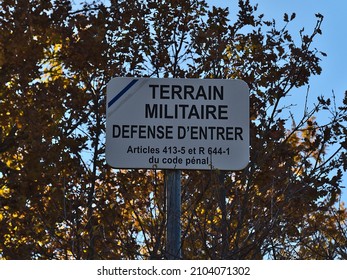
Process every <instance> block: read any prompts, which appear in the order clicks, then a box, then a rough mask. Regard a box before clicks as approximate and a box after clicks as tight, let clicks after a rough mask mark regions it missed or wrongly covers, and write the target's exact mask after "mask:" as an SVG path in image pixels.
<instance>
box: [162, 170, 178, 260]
mask: <svg viewBox="0 0 347 280" xmlns="http://www.w3.org/2000/svg"><path fill="white" fill-rule="evenodd" d="M165 183H166V201H167V203H166V207H167V209H166V213H167V218H166V223H167V224H166V257H167V259H169V260H178V259H180V258H181V221H180V220H181V171H180V170H177V169H170V170H169V169H167V170H166V171H165Z"/></svg>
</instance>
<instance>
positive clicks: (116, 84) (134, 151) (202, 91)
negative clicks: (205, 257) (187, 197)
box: [106, 77, 250, 259]
mask: <svg viewBox="0 0 347 280" xmlns="http://www.w3.org/2000/svg"><path fill="white" fill-rule="evenodd" d="M249 138H250V136H249V88H248V86H247V84H246V83H245V82H244V81H241V80H226V79H176V78H171V79H168V78H134V77H120V78H114V79H112V80H111V81H110V82H109V83H108V85H107V103H106V161H107V163H108V164H109V165H111V166H112V167H114V168H129V169H130V168H131V169H133V168H135V169H136V168H146V169H152V168H155V169H162V170H166V175H165V181H166V182H165V183H166V191H167V193H166V195H167V209H166V210H167V244H166V253H167V258H168V259H180V258H181V223H180V216H181V183H180V177H181V172H180V170H182V169H192V170H213V169H218V170H240V169H243V168H245V167H246V166H247V165H248V162H249Z"/></svg>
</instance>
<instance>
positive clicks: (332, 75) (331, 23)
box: [207, 0, 347, 205]
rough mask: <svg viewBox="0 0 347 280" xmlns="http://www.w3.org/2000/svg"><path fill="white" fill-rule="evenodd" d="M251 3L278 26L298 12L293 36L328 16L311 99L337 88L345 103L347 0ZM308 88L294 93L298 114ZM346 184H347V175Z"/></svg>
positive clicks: (221, 2) (232, 0)
mask: <svg viewBox="0 0 347 280" xmlns="http://www.w3.org/2000/svg"><path fill="white" fill-rule="evenodd" d="M207 2H208V4H209V5H210V6H212V5H215V6H219V7H229V11H230V17H231V18H234V17H235V16H236V14H237V11H238V0H207ZM250 3H251V4H252V5H255V4H258V11H257V13H258V14H264V17H265V19H267V20H272V19H275V20H276V22H277V24H278V26H282V25H281V23H283V14H284V13H287V14H288V15H289V16H290V15H291V14H292V13H296V18H295V19H294V21H293V22H291V23H290V24H289V25H288V29H289V30H290V32H291V34H292V35H293V36H294V35H295V34H297V35H298V36H299V31H300V29H302V28H303V27H304V28H305V33H306V34H310V32H312V30H313V28H314V26H315V24H316V17H315V14H316V13H320V14H322V15H323V16H324V21H323V23H322V26H321V29H322V35H320V36H317V37H316V38H315V41H314V43H313V45H312V46H313V47H314V48H317V49H318V50H319V51H323V52H325V53H327V55H328V56H327V57H322V61H321V67H322V69H323V71H322V74H321V75H319V76H314V77H312V78H311V80H310V97H311V99H310V100H311V102H314V101H315V100H316V98H317V97H318V96H321V95H324V96H326V97H329V96H331V95H332V92H333V91H334V93H335V96H336V101H337V105H339V104H341V102H342V99H343V95H344V92H345V91H346V90H347V54H346V50H347V0H330V1H328V0H258V1H256V0H250ZM298 38H299V37H298ZM306 90H307V87H304V88H301V89H298V90H297V91H298V92H295V93H293V95H295V100H296V101H295V102H296V103H297V106H296V110H297V111H296V113H297V114H301V113H302V112H303V109H304V100H305V98H304V97H305V94H306ZM300 91H301V92H300ZM298 96H302V98H298ZM300 100H302V102H300ZM312 106H313V105H311V108H312ZM293 113H294V114H295V112H293ZM320 116H321V117H320V118H319V119H318V120H319V121H325V119H324V118H325V117H326V115H325V114H320ZM299 117H300V116H298V118H299ZM327 120H328V119H326V121H327ZM344 185H347V175H345V180H344ZM342 200H343V201H345V204H346V205H347V189H344V190H343V196H342Z"/></svg>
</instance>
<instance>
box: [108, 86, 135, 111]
mask: <svg viewBox="0 0 347 280" xmlns="http://www.w3.org/2000/svg"><path fill="white" fill-rule="evenodd" d="M137 81H138V79H134V80H132V81H131V82H130V83H129V84H128V85H127V86H126V87H125V88H123V89H122V90H121V91H120V92H119V93H118V94H117V95H116V96H115V97H113V98H112V99H111V100H110V102H108V108H110V107H111V106H112V105H113V103H115V102H116V101H117V100H118V99H119V98H121V97H122V96H123V95H124V93H126V92H127V91H128V90H129V89H130V88H131V87H132V86H133V85H134V84H136V82H137Z"/></svg>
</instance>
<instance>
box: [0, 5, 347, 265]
mask: <svg viewBox="0 0 347 280" xmlns="http://www.w3.org/2000/svg"><path fill="white" fill-rule="evenodd" d="M73 2H75V1H69V0H55V1H41V0H30V1H29V0H19V1H13V0H3V1H1V4H0V258H3V259H165V258H166V257H167V255H166V250H165V248H166V247H165V240H166V234H165V232H166V231H165V229H166V197H165V193H166V192H165V188H166V186H165V184H164V173H163V171H161V170H115V169H111V168H110V167H109V166H108V165H107V164H106V162H105V93H106V91H105V89H106V85H107V83H108V81H109V80H110V79H111V78H112V77H115V76H148V77H180V78H202V79H208V78H221V79H236V78H237V79H242V80H244V81H245V82H247V84H248V85H249V87H250V101H251V102H250V103H251V108H250V112H251V114H250V125H251V158H250V163H249V165H248V167H247V168H246V169H244V170H242V171H229V172H224V171H218V170H215V171H182V218H181V222H182V258H184V259H264V258H265V259H346V258H347V245H346V244H347V227H346V226H347V212H346V210H345V208H344V207H343V204H342V203H340V196H341V189H342V188H343V186H342V176H343V173H344V172H346V169H347V158H346V148H347V141H346V135H347V129H346V127H345V124H346V120H347V117H346V110H347V98H345V99H344V100H343V101H342V102H340V103H341V104H340V105H339V101H338V100H336V98H335V96H334V95H331V96H316V93H314V92H310V89H309V81H310V77H311V76H312V75H319V74H320V73H321V71H322V69H321V67H320V64H319V63H320V61H321V59H323V58H324V56H326V54H325V53H323V52H320V51H319V50H317V49H315V48H314V39H315V38H316V36H321V34H322V30H321V23H322V21H323V16H322V15H321V14H316V26H315V28H314V29H313V30H311V31H305V30H304V29H303V30H301V31H300V33H299V34H290V33H289V31H288V27H289V26H290V24H291V22H292V21H295V14H292V15H287V14H285V15H284V17H283V21H282V22H280V23H278V22H275V21H274V20H269V19H266V15H262V14H258V12H257V7H253V6H251V5H250V3H249V1H241V0H240V1H239V9H238V10H237V11H229V10H228V9H224V8H218V7H209V6H208V5H207V4H206V2H205V1H204V0H179V1H154V0H133V1H124V0H118V1H116V0H111V1H96V2H93V3H85V4H84V5H78V6H76V5H73ZM230 14H233V15H237V19H236V20H235V21H234V22H231V20H230V17H229V15H230ZM322 36H324V35H322ZM291 94H296V95H297V100H299V101H303V102H305V100H306V102H305V106H304V109H303V110H302V111H300V112H298V110H294V105H295V104H291V103H288V102H287V99H288V98H287V97H288V96H289V95H291ZM339 94H340V95H341V93H339ZM312 96H313V97H315V101H314V102H313V103H311V102H309V100H311V98H309V97H312ZM321 114H325V115H328V117H327V118H325V119H328V121H327V122H325V123H322V122H321V121H318V119H319V118H318V117H319V116H320V115H321Z"/></svg>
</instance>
